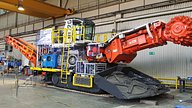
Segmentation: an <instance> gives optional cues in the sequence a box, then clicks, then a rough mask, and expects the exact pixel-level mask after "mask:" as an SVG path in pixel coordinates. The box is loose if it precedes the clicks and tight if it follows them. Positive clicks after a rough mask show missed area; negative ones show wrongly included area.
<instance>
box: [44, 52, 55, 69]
mask: <svg viewBox="0 0 192 108" xmlns="http://www.w3.org/2000/svg"><path fill="white" fill-rule="evenodd" d="M58 56H59V55H58V54H45V55H43V57H42V58H43V59H42V60H43V61H42V67H43V68H57V66H58V60H57V59H58Z"/></svg>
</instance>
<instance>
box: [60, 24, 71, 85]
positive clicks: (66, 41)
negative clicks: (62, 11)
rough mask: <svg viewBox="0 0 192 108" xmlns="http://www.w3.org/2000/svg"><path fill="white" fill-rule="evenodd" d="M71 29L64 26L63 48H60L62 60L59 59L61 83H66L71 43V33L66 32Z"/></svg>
mask: <svg viewBox="0 0 192 108" xmlns="http://www.w3.org/2000/svg"><path fill="white" fill-rule="evenodd" d="M69 30H72V29H68V28H65V29H64V34H63V47H62V48H63V49H62V59H61V60H62V61H61V83H64V84H66V83H67V78H68V77H67V76H68V75H69V74H70V72H69V62H68V61H69V55H70V46H71V45H70V44H72V43H73V42H72V40H73V35H72V34H70V35H69V34H68V31H69Z"/></svg>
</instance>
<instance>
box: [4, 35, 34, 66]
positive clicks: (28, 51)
mask: <svg viewBox="0 0 192 108" xmlns="http://www.w3.org/2000/svg"><path fill="white" fill-rule="evenodd" d="M5 41H6V43H7V44H9V45H11V46H13V47H14V48H15V49H17V50H19V51H20V52H21V53H22V54H23V55H24V56H25V57H26V58H27V59H28V60H29V61H30V62H32V63H33V64H34V65H35V66H36V55H37V54H36V48H35V46H33V45H29V44H28V43H27V42H25V41H24V40H22V39H19V38H13V37H11V36H6V37H5Z"/></svg>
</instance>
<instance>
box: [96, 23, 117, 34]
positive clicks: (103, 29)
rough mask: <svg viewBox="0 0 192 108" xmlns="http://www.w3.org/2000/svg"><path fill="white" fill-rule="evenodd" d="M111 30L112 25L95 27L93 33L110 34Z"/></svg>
mask: <svg viewBox="0 0 192 108" xmlns="http://www.w3.org/2000/svg"><path fill="white" fill-rule="evenodd" d="M113 29H114V24H110V25H105V26H98V27H96V28H95V32H96V33H105V32H112V30H113Z"/></svg>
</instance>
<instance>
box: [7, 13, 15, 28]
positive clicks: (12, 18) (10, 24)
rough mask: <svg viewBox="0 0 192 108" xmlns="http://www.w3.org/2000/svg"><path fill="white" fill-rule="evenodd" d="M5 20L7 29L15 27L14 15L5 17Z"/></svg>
mask: <svg viewBox="0 0 192 108" xmlns="http://www.w3.org/2000/svg"><path fill="white" fill-rule="evenodd" d="M7 18H8V19H7V20H8V22H7V26H8V27H14V26H15V21H16V13H9V14H8V15H7Z"/></svg>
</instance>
